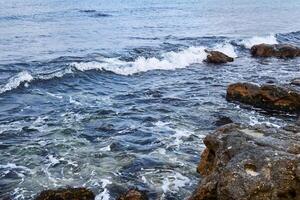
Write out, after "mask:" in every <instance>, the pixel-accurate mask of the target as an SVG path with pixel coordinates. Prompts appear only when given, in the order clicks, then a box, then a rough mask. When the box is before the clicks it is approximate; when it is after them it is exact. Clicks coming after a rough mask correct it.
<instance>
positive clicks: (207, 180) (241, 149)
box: [189, 124, 300, 200]
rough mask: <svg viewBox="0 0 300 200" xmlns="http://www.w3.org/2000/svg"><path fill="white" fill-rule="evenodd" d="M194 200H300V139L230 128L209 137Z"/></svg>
mask: <svg viewBox="0 0 300 200" xmlns="http://www.w3.org/2000/svg"><path fill="white" fill-rule="evenodd" d="M204 143H205V145H206V149H205V150H204V152H203V153H202V155H201V162H200V164H199V166H198V168H197V171H198V172H199V173H200V174H201V175H202V176H203V179H202V181H201V182H200V183H199V185H198V187H197V189H196V190H195V191H194V193H193V194H192V196H191V197H190V198H189V200H207V199H214V200H218V199H220V200H232V199H236V200H240V199H242V200H261V199H263V200H272V199H276V200H277V199H278V200H279V199H282V200H283V199H286V200H288V199H289V200H298V199H300V157H299V154H300V135H299V134H295V133H293V132H289V131H285V130H282V129H276V130H274V128H266V127H256V128H253V127H250V128H249V127H241V126H238V125H236V124H229V125H226V126H223V127H221V128H219V129H218V130H216V131H215V132H214V133H212V134H210V135H207V136H206V137H205V139H204Z"/></svg>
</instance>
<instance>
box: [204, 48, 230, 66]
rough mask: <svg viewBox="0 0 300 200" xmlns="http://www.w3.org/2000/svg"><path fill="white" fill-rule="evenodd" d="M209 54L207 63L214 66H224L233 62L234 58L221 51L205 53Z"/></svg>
mask: <svg viewBox="0 0 300 200" xmlns="http://www.w3.org/2000/svg"><path fill="white" fill-rule="evenodd" d="M205 52H206V53H208V55H207V57H206V60H205V62H207V63H213V64H223V63H227V62H233V60H234V59H233V58H231V57H229V56H227V55H226V54H224V53H222V52H219V51H207V50H206V51H205Z"/></svg>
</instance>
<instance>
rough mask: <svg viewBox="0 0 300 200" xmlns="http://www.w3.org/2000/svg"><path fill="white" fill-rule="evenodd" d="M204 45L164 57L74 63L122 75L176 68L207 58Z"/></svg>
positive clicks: (85, 68) (81, 68)
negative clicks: (130, 60) (128, 60)
mask: <svg viewBox="0 0 300 200" xmlns="http://www.w3.org/2000/svg"><path fill="white" fill-rule="evenodd" d="M204 50H205V48H204V47H190V48H188V49H185V50H182V51H179V52H173V51H171V52H167V53H164V54H163V55H162V58H161V59H159V58H155V57H152V58H145V57H139V58H137V59H136V60H135V61H133V62H125V61H121V60H119V59H116V58H109V59H104V60H103V62H88V63H73V64H72V66H73V67H75V68H76V69H77V70H80V71H86V70H92V69H98V70H107V71H111V72H114V73H116V74H121V75H132V74H136V73H140V72H146V71H149V70H158V69H160V70H175V69H179V68H184V67H187V66H189V65H191V64H194V63H201V62H202V61H203V60H204V59H205V58H206V55H207V54H206V52H205V51H204Z"/></svg>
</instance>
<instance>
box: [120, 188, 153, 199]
mask: <svg viewBox="0 0 300 200" xmlns="http://www.w3.org/2000/svg"><path fill="white" fill-rule="evenodd" d="M117 200H148V197H147V195H146V194H145V192H142V191H139V190H137V189H130V190H128V191H127V192H126V193H125V194H122V195H121V196H120V197H119V198H118V199H117Z"/></svg>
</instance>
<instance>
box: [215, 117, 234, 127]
mask: <svg viewBox="0 0 300 200" xmlns="http://www.w3.org/2000/svg"><path fill="white" fill-rule="evenodd" d="M231 123H233V121H232V120H231V119H230V118H229V117H227V116H220V117H219V119H218V120H217V121H215V123H214V124H215V125H216V126H223V125H226V124H231Z"/></svg>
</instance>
